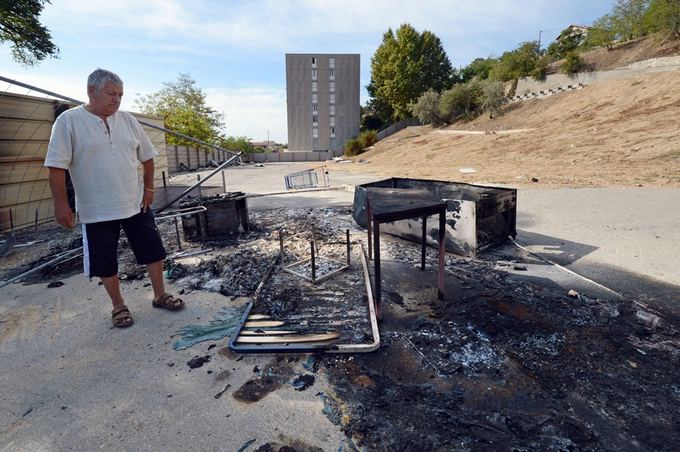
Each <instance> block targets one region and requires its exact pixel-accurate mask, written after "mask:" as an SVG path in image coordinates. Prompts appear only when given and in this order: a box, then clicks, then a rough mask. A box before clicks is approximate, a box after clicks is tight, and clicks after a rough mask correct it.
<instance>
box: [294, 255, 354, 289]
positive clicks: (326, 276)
mask: <svg viewBox="0 0 680 452" xmlns="http://www.w3.org/2000/svg"><path fill="white" fill-rule="evenodd" d="M324 259H326V258H324ZM310 260H312V259H311V258H309V259H303V260H301V261H297V262H294V263H292V264H290V265H288V266H287V267H284V268H283V271H285V272H286V273H290V274H291V275H295V276H298V277H300V278H302V279H304V280H306V281H309V282H311V283H313V284H316V283H320V282H323V281H326V280H327V279H328V278H330V277H331V276H334V275H336V274H338V273H340V272H342V271H344V270H347V269H348V268H349V265H342V262H340V261H336V260H335V259H326V260H328V261H331V262H335V263H336V264H340V265H342V267H340V268H338V269H336V270H333V271H332V272H330V273H326V274H325V275H323V276H322V277H320V278H316V276H315V275H314V273H315V272H314V265H312V278H310V277H309V276H307V275H303V274H302V273H298V272H296V271H295V270H293V269H292V268H290V267H296V266H298V265H301V264H304V263H305V262H309V261H310Z"/></svg>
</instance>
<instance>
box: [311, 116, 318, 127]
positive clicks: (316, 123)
mask: <svg viewBox="0 0 680 452" xmlns="http://www.w3.org/2000/svg"><path fill="white" fill-rule="evenodd" d="M312 125H313V126H317V125H319V116H318V115H312Z"/></svg>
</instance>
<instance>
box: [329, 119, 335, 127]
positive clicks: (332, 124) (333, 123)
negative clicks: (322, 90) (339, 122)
mask: <svg viewBox="0 0 680 452" xmlns="http://www.w3.org/2000/svg"><path fill="white" fill-rule="evenodd" d="M330 122H331V123H330V125H331V127H333V126H335V116H331V117H330Z"/></svg>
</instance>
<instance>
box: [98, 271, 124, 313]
mask: <svg viewBox="0 0 680 452" xmlns="http://www.w3.org/2000/svg"><path fill="white" fill-rule="evenodd" d="M101 280H102V283H103V284H104V288H105V289H106V292H107V293H108V294H109V297H111V303H112V304H113V307H114V309H115V308H117V307H119V306H123V305H124V304H125V301H124V300H123V295H122V294H121V293H120V280H119V279H118V275H114V276H109V277H106V278H103V277H102V278H101Z"/></svg>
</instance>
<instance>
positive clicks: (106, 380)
mask: <svg viewBox="0 0 680 452" xmlns="http://www.w3.org/2000/svg"><path fill="white" fill-rule="evenodd" d="M330 165H338V166H337V167H334V168H333V170H331V171H330V173H329V175H328V176H329V179H330V184H331V185H332V186H334V187H340V186H344V185H349V186H353V185H355V184H358V183H363V182H368V181H371V180H376V179H379V178H377V177H375V176H371V175H357V174H354V173H352V174H350V173H344V172H342V171H341V170H338V169H336V168H340V169H341V167H340V166H339V165H340V164H333V163H331V164H330ZM313 166H319V165H315V164H309V163H295V164H265V166H264V167H254V166H252V165H247V166H242V167H237V168H233V169H229V170H227V171H226V172H225V182H226V188H227V190H228V191H237V190H238V191H244V192H246V193H248V194H258V193H259V194H263V193H273V192H284V191H285V185H284V182H283V177H284V175H286V174H289V173H291V172H294V171H299V170H301V169H304V168H308V167H313ZM207 173H208V172H205V173H204V174H207ZM192 178H193V179H192ZM194 180H195V176H178V177H174V178H172V180H171V183H182V182H185V183H189V184H190V183H192V182H193V181H194ZM215 185H217V186H219V187H220V188H221V186H222V184H221V178H220V176H216V183H215ZM352 199H353V192H352V190H351V189H333V190H324V191H307V192H295V193H292V194H279V195H271V196H260V197H257V196H254V197H251V198H249V200H248V207H249V209H251V210H257V209H268V208H272V207H284V206H285V207H294V206H297V207H316V206H328V205H350V204H351V202H352ZM679 202H680V190H653V189H635V188H631V189H559V190H546V189H522V190H520V191H519V194H518V215H517V229H518V237H517V242H518V243H519V244H520V245H522V246H523V247H525V248H526V249H528V250H530V251H532V252H534V253H536V254H537V255H539V256H541V257H543V258H546V259H549V260H551V261H553V262H555V263H557V264H560V265H561V266H564V267H565V268H566V269H568V270H571V271H573V272H576V273H578V274H579V275H581V276H583V277H584V278H588V279H591V280H593V281H596V282H598V283H600V284H602V285H604V286H606V287H608V288H609V289H612V290H614V291H617V292H620V293H623V294H624V295H627V296H632V297H635V298H636V299H639V300H640V301H643V302H650V303H657V302H658V303H660V304H663V305H664V306H665V307H668V308H670V309H678V306H680V299H678V293H679V291H678V286H680V270H678V267H677V264H676V261H677V255H678V251H679V250H678V247H679V246H680V245H678V244H679V243H680V227H679V226H680V224H679V223H680V216H679V215H678V214H677V212H675V209H674V206H677V205H678V203H679ZM495 253H497V254H498V255H499V256H501V255H503V256H510V257H512V256H517V257H520V256H521V254H522V252H521V250H519V248H517V247H515V246H514V245H506V246H504V247H502V248H501V249H500V250H496V251H495ZM492 256H493V255H492ZM528 267H529V268H528V270H529V272H528V273H529V274H534V275H536V276H539V277H543V278H549V279H552V280H554V281H557V282H558V283H559V284H561V285H563V286H564V287H565V288H567V287H572V288H576V289H577V290H579V291H582V292H586V291H587V292H588V293H589V294H590V295H591V296H606V295H607V290H605V289H603V288H602V287H599V286H596V285H593V284H591V283H589V282H588V281H587V280H586V279H584V278H581V277H579V276H575V275H574V274H572V273H569V272H567V271H565V270H563V269H561V268H560V267H555V266H551V265H546V263H545V261H539V263H537V264H532V265H528ZM61 281H62V282H63V283H64V285H63V286H61V287H57V288H50V289H47V288H46V283H47V282H49V281H45V284H31V285H24V284H21V283H14V284H11V285H9V286H6V287H4V288H1V289H0V451H10V450H11V451H13V450H35V451H43V450H44V451H52V450H93V449H101V450H186V449H191V450H220V451H222V450H229V451H237V450H242V449H241V448H243V447H245V448H244V449H243V450H256V449H257V448H259V447H261V446H263V445H265V444H270V445H271V444H279V445H289V446H292V447H294V448H295V450H315V448H318V449H321V450H328V451H331V450H332V451H338V450H352V449H351V447H352V446H351V445H350V444H349V443H348V442H347V439H346V438H345V435H344V434H343V433H342V431H341V429H340V427H339V426H337V425H335V424H333V423H331V421H329V419H328V418H327V417H326V415H325V414H323V413H322V409H323V408H324V404H323V401H322V397H321V396H320V395H319V393H323V392H326V391H329V390H330V388H329V386H328V384H327V382H326V381H325V378H324V376H323V374H322V373H317V375H316V377H317V379H316V381H315V383H314V385H313V386H312V387H311V388H309V389H308V390H306V391H296V390H295V389H294V388H293V387H292V386H291V385H290V384H288V383H287V382H284V383H283V384H282V386H281V388H279V389H278V390H276V391H273V392H270V393H269V394H267V395H266V396H265V397H263V398H262V399H260V400H259V401H256V402H253V403H243V402H239V401H237V400H235V399H234V398H233V397H231V394H232V392H233V391H235V390H236V389H237V388H239V387H241V386H242V385H244V384H245V383H246V382H248V381H249V380H251V379H252V378H253V377H254V376H255V375H257V374H258V373H260V374H261V372H262V371H263V370H266V369H267V368H268V367H271V366H279V367H280V366H287V367H288V368H289V369H290V375H291V380H292V379H293V378H294V377H295V376H296V375H301V374H305V373H307V372H306V371H305V369H304V368H303V367H302V362H303V361H304V360H305V359H306V356H283V357H278V356H275V355H244V356H237V355H235V354H233V353H230V352H229V351H228V350H227V349H226V348H225V347H226V340H221V341H217V342H204V343H200V344H198V345H196V346H194V347H192V348H189V349H186V350H182V351H175V350H173V348H172V344H173V343H174V341H175V340H176V336H175V334H176V332H177V331H178V330H179V329H181V328H182V327H183V326H185V325H187V324H207V323H208V322H209V321H210V320H211V319H213V318H214V316H215V315H216V314H217V313H218V312H220V311H221V310H222V309H223V307H225V306H240V305H242V304H243V303H244V300H242V299H236V300H233V301H232V300H228V299H226V298H225V297H223V296H221V295H219V294H216V293H203V292H191V293H189V294H187V295H186V296H185V297H184V298H185V300H186V301H187V303H188V308H187V309H186V310H184V311H182V312H178V313H169V312H159V311H158V310H156V309H153V308H152V307H151V296H152V295H151V288H150V287H148V286H147V285H146V281H144V280H142V281H132V282H128V283H125V284H124V286H123V290H124V294H125V296H126V299H127V302H128V304H129V306H130V308H131V310H132V312H133V315H134V317H135V325H134V326H133V327H131V328H129V329H125V330H118V329H114V328H112V327H111V323H110V318H109V312H110V306H109V303H108V300H107V298H106V296H105V293H104V290H103V288H102V287H99V285H98V283H97V282H96V281H88V280H87V279H86V278H85V277H83V276H82V275H75V276H70V277H68V278H63V279H61ZM168 285H169V286H170V289H171V290H172V284H171V283H168ZM215 343H216V344H217V346H216V347H215V348H212V349H209V347H210V345H211V344H215ZM208 354H210V355H212V358H211V360H210V362H208V363H206V364H204V365H203V367H200V368H197V369H193V370H190V369H189V367H188V366H187V364H186V363H187V361H188V360H189V359H191V358H193V357H195V356H203V355H208ZM227 385H230V386H228V387H227ZM225 387H227V390H226V392H225V393H224V395H222V396H221V397H219V398H216V397H215V396H216V395H217V394H218V393H219V392H220V391H222V390H224V389H225ZM251 440H254V441H252V442H251ZM318 449H316V450H318Z"/></svg>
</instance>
